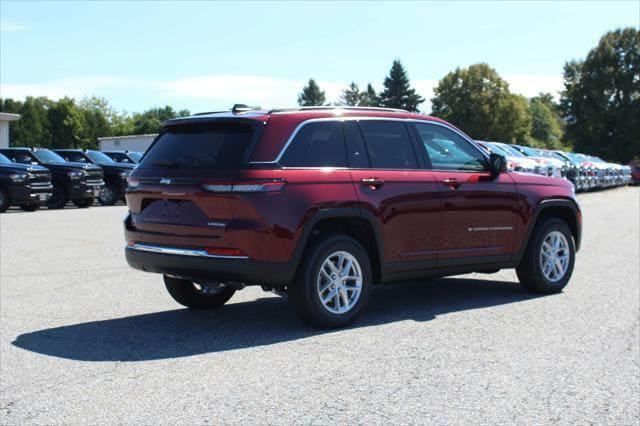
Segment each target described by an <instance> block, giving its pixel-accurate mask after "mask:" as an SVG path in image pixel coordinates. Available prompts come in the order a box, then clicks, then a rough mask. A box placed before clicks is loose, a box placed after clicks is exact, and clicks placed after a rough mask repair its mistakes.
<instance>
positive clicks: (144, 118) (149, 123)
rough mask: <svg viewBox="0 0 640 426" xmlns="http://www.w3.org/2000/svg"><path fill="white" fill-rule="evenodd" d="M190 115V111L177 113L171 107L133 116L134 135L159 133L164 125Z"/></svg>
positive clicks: (152, 109)
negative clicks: (171, 120)
mask: <svg viewBox="0 0 640 426" xmlns="http://www.w3.org/2000/svg"><path fill="white" fill-rule="evenodd" d="M186 115H189V111H188V110H182V111H180V113H176V112H175V111H174V110H173V108H171V107H170V106H169V105H167V106H165V107H164V108H151V109H148V110H147V111H145V112H143V113H141V114H134V115H133V126H134V130H133V134H136V135H143V134H149V133H158V132H159V131H160V129H161V128H162V123H164V122H165V121H167V120H170V119H172V118H176V117H182V116H186Z"/></svg>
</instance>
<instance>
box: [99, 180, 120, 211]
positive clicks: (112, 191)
mask: <svg viewBox="0 0 640 426" xmlns="http://www.w3.org/2000/svg"><path fill="white" fill-rule="evenodd" d="M121 197H122V194H121V193H120V190H119V189H118V187H117V186H116V185H114V184H113V183H107V184H106V185H105V186H104V188H102V190H101V191H100V195H98V202H99V203H100V204H102V205H103V206H112V205H114V204H115V203H117V202H118V200H119V199H120V198H121Z"/></svg>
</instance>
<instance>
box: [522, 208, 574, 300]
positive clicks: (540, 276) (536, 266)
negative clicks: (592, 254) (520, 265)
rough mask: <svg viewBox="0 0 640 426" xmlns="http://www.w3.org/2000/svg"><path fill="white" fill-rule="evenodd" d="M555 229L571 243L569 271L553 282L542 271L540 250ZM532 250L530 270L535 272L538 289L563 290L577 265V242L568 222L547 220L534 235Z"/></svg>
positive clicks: (547, 290) (548, 290) (551, 291)
mask: <svg viewBox="0 0 640 426" xmlns="http://www.w3.org/2000/svg"><path fill="white" fill-rule="evenodd" d="M553 231H558V232H560V233H562V234H563V235H564V237H565V238H566V239H567V242H568V244H569V253H570V256H569V267H568V269H567V272H566V273H565V274H564V277H562V279H561V280H559V281H556V282H553V281H549V280H548V279H547V277H545V276H544V273H543V272H542V268H541V266H540V251H541V249H542V243H543V241H544V240H545V238H546V237H547V235H549V234H550V233H551V232H553ZM531 248H532V250H531V252H530V253H529V257H530V258H529V259H527V262H530V270H531V272H532V273H533V274H534V279H535V283H536V287H538V288H537V290H539V291H542V292H544V293H557V292H560V291H562V289H564V287H565V286H566V285H567V284H568V282H569V280H570V279H571V275H572V273H573V268H574V266H575V260H576V248H575V243H574V241H573V236H572V234H571V230H570V229H569V227H568V226H567V224H566V223H565V222H563V221H561V220H559V219H549V220H546V221H545V222H544V223H543V224H542V226H541V227H540V229H539V231H538V232H536V235H535V237H534V241H533V245H532V247H531Z"/></svg>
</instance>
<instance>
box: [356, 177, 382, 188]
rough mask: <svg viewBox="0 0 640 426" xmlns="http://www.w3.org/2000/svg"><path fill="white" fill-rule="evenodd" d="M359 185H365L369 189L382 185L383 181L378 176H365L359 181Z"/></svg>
mask: <svg viewBox="0 0 640 426" xmlns="http://www.w3.org/2000/svg"><path fill="white" fill-rule="evenodd" d="M360 184H361V185H364V186H367V187H369V188H370V189H378V188H380V187H381V186H382V185H384V181H383V180H382V179H378V178H366V179H362V180H361V181H360Z"/></svg>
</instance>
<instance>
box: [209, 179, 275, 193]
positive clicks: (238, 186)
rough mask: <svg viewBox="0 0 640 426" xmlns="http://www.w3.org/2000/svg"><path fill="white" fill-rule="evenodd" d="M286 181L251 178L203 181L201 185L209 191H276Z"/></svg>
mask: <svg viewBox="0 0 640 426" xmlns="http://www.w3.org/2000/svg"><path fill="white" fill-rule="evenodd" d="M285 183H286V181H285V180H284V179H277V180H251V181H237V182H215V181H213V182H210V181H207V182H203V183H202V187H203V188H204V189H206V190H207V191H209V192H234V193H235V192H277V191H281V190H282V189H283V188H284V185H285Z"/></svg>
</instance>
